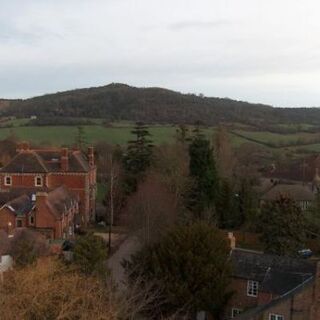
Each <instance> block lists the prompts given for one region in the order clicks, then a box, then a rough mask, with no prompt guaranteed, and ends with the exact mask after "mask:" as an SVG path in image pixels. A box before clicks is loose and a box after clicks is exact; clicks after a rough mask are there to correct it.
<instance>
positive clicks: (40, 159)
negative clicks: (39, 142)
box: [32, 150, 49, 172]
mask: <svg viewBox="0 0 320 320" xmlns="http://www.w3.org/2000/svg"><path fill="white" fill-rule="evenodd" d="M32 154H34V155H35V157H36V158H37V160H38V161H39V163H40V164H41V166H42V168H43V169H44V170H45V171H46V172H49V170H48V168H47V167H46V165H45V164H44V162H43V159H42V158H41V157H40V155H39V154H38V153H37V152H36V151H34V150H32Z"/></svg>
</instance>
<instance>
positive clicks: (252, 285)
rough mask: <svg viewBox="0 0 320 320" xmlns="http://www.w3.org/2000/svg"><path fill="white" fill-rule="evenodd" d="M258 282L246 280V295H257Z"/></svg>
mask: <svg viewBox="0 0 320 320" xmlns="http://www.w3.org/2000/svg"><path fill="white" fill-rule="evenodd" d="M258 288H259V282H258V281H253V280H248V283H247V295H248V296H249V297H256V296H257V295H258Z"/></svg>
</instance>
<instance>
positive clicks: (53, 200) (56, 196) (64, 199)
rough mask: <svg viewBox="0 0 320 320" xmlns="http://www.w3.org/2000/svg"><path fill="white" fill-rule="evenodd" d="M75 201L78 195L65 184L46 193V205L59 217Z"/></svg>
mask: <svg viewBox="0 0 320 320" xmlns="http://www.w3.org/2000/svg"><path fill="white" fill-rule="evenodd" d="M76 201H78V197H77V196H76V195H75V194H73V193H71V192H70V191H69V190H68V189H67V188H66V187H65V186H61V187H58V188H56V189H54V190H53V191H51V192H49V193H48V198H47V205H48V207H49V208H50V210H51V212H52V213H53V214H54V215H55V216H56V217H57V218H60V217H61V215H62V214H63V213H64V212H65V211H66V210H69V209H70V208H72V207H73V206H74V204H75V202H76Z"/></svg>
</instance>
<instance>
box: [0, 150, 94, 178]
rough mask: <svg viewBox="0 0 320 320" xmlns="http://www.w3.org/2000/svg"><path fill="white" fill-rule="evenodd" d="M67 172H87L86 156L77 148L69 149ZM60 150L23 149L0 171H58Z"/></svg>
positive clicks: (59, 169)
mask: <svg viewBox="0 0 320 320" xmlns="http://www.w3.org/2000/svg"><path fill="white" fill-rule="evenodd" d="M68 158H69V170H68V171H69V172H88V170H89V164H88V159H87V156H86V155H85V154H84V153H82V152H80V151H79V150H69V151H68ZM60 171H62V170H61V150H58V149H52V150H45V149H43V150H41V149H40V150H24V151H22V152H20V153H18V154H17V155H16V156H15V157H14V158H13V159H12V160H11V161H10V162H9V163H8V164H7V165H6V166H4V167H3V168H2V169H1V170H0V172H4V173H46V172H60Z"/></svg>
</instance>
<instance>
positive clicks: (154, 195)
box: [125, 172, 177, 243]
mask: <svg viewBox="0 0 320 320" xmlns="http://www.w3.org/2000/svg"><path fill="white" fill-rule="evenodd" d="M125 213H126V222H127V223H128V225H129V228H130V229H131V231H132V232H133V233H135V234H136V235H138V236H139V237H140V239H141V240H142V241H143V242H144V243H152V242H154V241H157V240H158V239H159V238H160V237H161V236H162V235H163V233H164V232H165V231H166V230H167V229H168V228H169V227H170V226H172V225H173V224H174V222H175V221H176V220H177V204H176V200H175V196H174V195H173V194H172V193H171V192H170V191H169V190H168V189H167V187H166V185H165V184H164V183H163V182H162V181H161V177H160V175H159V174H156V173H154V172H152V173H149V174H148V175H147V177H146V179H145V181H144V182H143V183H142V184H141V185H140V186H139V187H138V190H137V192H136V193H135V194H134V195H132V196H131V197H130V198H129V199H128V202H127V205H126V208H125Z"/></svg>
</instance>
